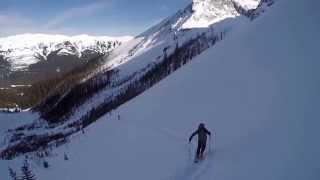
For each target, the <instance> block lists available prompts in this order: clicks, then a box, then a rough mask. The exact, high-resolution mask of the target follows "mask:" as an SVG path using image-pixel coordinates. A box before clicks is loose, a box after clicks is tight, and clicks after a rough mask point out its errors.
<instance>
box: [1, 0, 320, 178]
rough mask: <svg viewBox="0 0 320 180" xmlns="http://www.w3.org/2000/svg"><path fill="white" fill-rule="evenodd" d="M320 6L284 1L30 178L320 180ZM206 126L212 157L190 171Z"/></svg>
mask: <svg viewBox="0 0 320 180" xmlns="http://www.w3.org/2000/svg"><path fill="white" fill-rule="evenodd" d="M319 5H320V2H318V1H314V0H304V1H300V0H294V2H293V0H282V1H279V2H278V3H277V4H275V5H274V8H272V9H271V10H270V11H269V13H268V14H265V15H264V16H263V17H261V18H259V19H258V20H257V21H254V22H253V23H252V24H248V25H246V26H242V28H241V29H240V30H238V31H236V32H234V33H232V35H231V36H229V37H228V38H227V39H226V40H225V41H224V42H222V43H220V44H219V45H217V46H215V47H213V48H211V49H210V50H208V51H206V52H205V53H203V54H201V55H200V56H198V57H197V58H196V60H195V61H193V62H191V63H190V64H189V65H187V66H185V67H183V68H181V69H180V70H179V71H178V72H177V73H175V74H173V75H171V76H169V77H168V78H167V79H166V80H164V81H162V82H160V83H159V84H157V85H156V86H154V87H153V88H151V89H150V90H149V91H146V92H145V93H144V94H143V95H141V96H139V97H137V98H135V99H134V100H132V101H130V102H129V103H127V104H126V105H124V106H122V107H121V108H119V109H118V110H117V111H115V112H113V114H112V115H106V116H104V117H103V118H101V119H100V121H98V122H97V123H96V124H93V125H92V126H90V127H89V128H88V129H86V130H85V134H84V135H80V134H79V135H77V136H74V137H73V142H72V143H70V144H68V145H67V146H62V147H60V148H58V149H57V150H55V151H54V153H53V154H52V156H51V157H48V158H45V160H46V161H47V162H48V163H49V164H50V167H49V169H45V168H43V167H42V162H43V160H44V159H36V160H35V161H32V160H29V161H30V162H31V167H32V169H33V173H34V174H35V175H36V176H37V178H38V179H45V180H51V179H52V180H55V179H70V180H82V179H83V180H87V179H115V180H122V179H155V180H157V179H159V180H166V179H168V180H169V179H175V180H188V179H198V180H208V179H222V180H234V179H239V180H242V179H243V180H248V179H250V180H251V179H259V180H270V179H273V180H301V179H308V180H318V179H319V178H320V173H319V161H320V156H318V155H317V154H318V153H319V152H320V145H319V144H318V143H317V142H318V137H319V131H318V129H319V128H318V127H319V126H320V122H319V121H318V119H319V118H320V114H319V111H318V107H319V105H320V96H319V91H320V76H319V74H320V73H319V70H318V69H319V67H320V62H319V61H318V56H319V52H318V46H317V43H318V42H319V40H320V37H319V35H318V32H319V30H320V24H319V23H318V19H319V17H320V12H319V11H318V10H317V9H318V7H319ZM297 12H298V13H297ZM297 22H299V23H297ZM275 27H276V28H275ZM275 30H276V33H270V32H275ZM306 32H307V33H306ZM243 42H246V43H243ZM118 114H119V115H120V120H118V118H117V115H118ZM199 122H205V123H206V125H207V127H208V128H209V129H210V130H212V131H213V132H214V138H213V141H212V144H211V145H212V148H213V149H214V152H213V153H211V154H209V155H208V156H207V159H206V160H205V161H203V162H201V163H199V164H193V163H192V160H191V159H192V156H193V155H192V153H193V152H194V145H193V146H191V149H190V151H189V149H188V148H190V147H189V146H188V144H187V139H188V136H189V135H190V133H191V132H192V131H193V130H194V128H195V127H196V126H197V125H198V123H199ZM64 154H66V155H67V156H68V160H63V159H64ZM21 160H22V159H16V160H13V161H0V175H1V177H4V179H5V180H6V179H8V180H9V178H8V171H7V167H8V166H10V167H12V168H13V169H14V170H16V171H17V172H18V173H20V172H19V168H20V167H21V162H20V161H21Z"/></svg>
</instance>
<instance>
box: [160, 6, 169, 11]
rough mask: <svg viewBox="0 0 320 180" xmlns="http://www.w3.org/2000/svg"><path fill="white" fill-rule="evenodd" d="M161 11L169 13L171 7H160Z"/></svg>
mask: <svg viewBox="0 0 320 180" xmlns="http://www.w3.org/2000/svg"><path fill="white" fill-rule="evenodd" d="M160 10H162V11H168V10H169V7H168V6H167V5H164V4H163V5H162V6H160Z"/></svg>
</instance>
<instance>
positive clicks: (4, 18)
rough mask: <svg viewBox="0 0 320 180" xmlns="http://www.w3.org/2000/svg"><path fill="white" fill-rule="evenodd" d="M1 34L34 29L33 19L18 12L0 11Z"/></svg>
mask: <svg viewBox="0 0 320 180" xmlns="http://www.w3.org/2000/svg"><path fill="white" fill-rule="evenodd" d="M0 27H1V29H0V36H7V35H10V34H17V33H22V32H25V31H30V30H31V29H33V27H34V26H33V22H32V20H31V19H28V18H26V17H23V16H22V15H20V14H18V13H10V12H8V11H0Z"/></svg>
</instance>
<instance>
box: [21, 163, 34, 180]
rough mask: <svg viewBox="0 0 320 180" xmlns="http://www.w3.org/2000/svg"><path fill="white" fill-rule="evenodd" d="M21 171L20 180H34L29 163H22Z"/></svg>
mask: <svg viewBox="0 0 320 180" xmlns="http://www.w3.org/2000/svg"><path fill="white" fill-rule="evenodd" d="M21 171H22V177H21V180H36V177H35V175H34V174H33V173H32V171H31V170H30V167H29V163H28V161H27V160H25V161H24V164H23V166H22V168H21Z"/></svg>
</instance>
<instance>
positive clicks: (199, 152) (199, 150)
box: [197, 141, 206, 158]
mask: <svg viewBox="0 0 320 180" xmlns="http://www.w3.org/2000/svg"><path fill="white" fill-rule="evenodd" d="M205 149H206V142H205V141H204V142H202V141H199V142H198V148H197V157H198V158H199V157H200V155H203V152H204V150H205Z"/></svg>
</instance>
